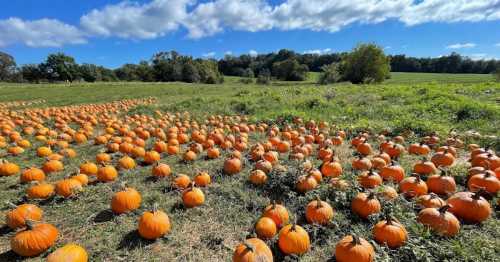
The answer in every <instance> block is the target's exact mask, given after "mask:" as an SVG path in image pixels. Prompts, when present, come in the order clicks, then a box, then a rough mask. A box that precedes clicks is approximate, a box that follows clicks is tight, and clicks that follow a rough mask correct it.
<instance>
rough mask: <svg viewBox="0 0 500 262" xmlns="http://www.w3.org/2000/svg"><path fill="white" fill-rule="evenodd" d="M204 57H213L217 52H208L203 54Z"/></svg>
mask: <svg viewBox="0 0 500 262" xmlns="http://www.w3.org/2000/svg"><path fill="white" fill-rule="evenodd" d="M202 56H203V57H207V58H211V57H214V56H215V52H208V53H204V54H203V55H202Z"/></svg>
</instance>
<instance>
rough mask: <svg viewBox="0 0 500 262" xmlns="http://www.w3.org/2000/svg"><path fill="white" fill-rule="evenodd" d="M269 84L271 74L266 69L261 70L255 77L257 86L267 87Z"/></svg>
mask: <svg viewBox="0 0 500 262" xmlns="http://www.w3.org/2000/svg"><path fill="white" fill-rule="evenodd" d="M270 83H271V72H269V70H268V69H267V68H264V69H262V70H261V71H260V72H259V76H258V77H257V84H259V85H269V84H270Z"/></svg>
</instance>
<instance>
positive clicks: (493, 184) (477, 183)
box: [467, 172, 500, 195]
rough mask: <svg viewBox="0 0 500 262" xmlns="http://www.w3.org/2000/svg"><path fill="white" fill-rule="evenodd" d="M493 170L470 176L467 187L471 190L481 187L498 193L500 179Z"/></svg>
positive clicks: (494, 193)
mask: <svg viewBox="0 0 500 262" xmlns="http://www.w3.org/2000/svg"><path fill="white" fill-rule="evenodd" d="M492 173H493V172H485V173H483V174H476V175H473V176H471V177H470V179H469V181H468V182H467V187H468V188H469V191H472V192H476V191H478V190H479V189H480V188H483V189H484V190H485V191H486V192H488V193H490V194H491V195H496V194H497V192H498V191H499V190H500V180H498V178H497V177H496V175H494V174H492Z"/></svg>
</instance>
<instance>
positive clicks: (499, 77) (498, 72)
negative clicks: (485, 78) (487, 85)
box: [495, 67, 500, 82]
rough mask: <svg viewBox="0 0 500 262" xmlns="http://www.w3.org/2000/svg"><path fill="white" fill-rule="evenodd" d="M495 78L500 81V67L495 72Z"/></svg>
mask: <svg viewBox="0 0 500 262" xmlns="http://www.w3.org/2000/svg"><path fill="white" fill-rule="evenodd" d="M495 78H496V80H497V82H500V67H499V68H497V71H496V72H495Z"/></svg>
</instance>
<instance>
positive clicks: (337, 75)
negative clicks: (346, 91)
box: [318, 63, 342, 85]
mask: <svg viewBox="0 0 500 262" xmlns="http://www.w3.org/2000/svg"><path fill="white" fill-rule="evenodd" d="M321 71H322V72H321V74H320V75H319V79H318V84H320V85H328V84H333V83H337V82H339V81H340V80H341V79H342V74H341V72H340V66H339V64H338V63H332V64H329V65H324V66H322V67H321Z"/></svg>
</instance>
